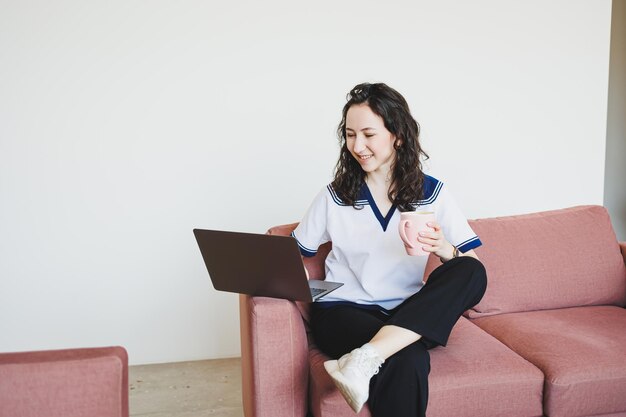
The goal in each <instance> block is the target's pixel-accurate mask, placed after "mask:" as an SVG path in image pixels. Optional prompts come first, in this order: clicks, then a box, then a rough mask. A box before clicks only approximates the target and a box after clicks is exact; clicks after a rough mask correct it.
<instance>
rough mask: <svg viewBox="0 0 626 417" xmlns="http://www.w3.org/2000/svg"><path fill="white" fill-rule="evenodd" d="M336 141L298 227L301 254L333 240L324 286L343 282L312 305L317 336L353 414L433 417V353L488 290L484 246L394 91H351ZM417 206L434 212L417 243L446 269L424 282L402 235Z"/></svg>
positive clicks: (419, 261)
mask: <svg viewBox="0 0 626 417" xmlns="http://www.w3.org/2000/svg"><path fill="white" fill-rule="evenodd" d="M338 135H339V139H340V143H341V151H340V156H339V161H338V163H337V167H336V170H335V178H334V181H333V182H332V183H331V184H330V185H328V186H327V187H325V188H324V189H323V190H322V191H321V192H320V193H319V194H318V196H317V197H316V198H315V200H314V201H313V203H312V205H311V207H310V208H309V210H308V211H307V213H306V215H305V217H304V219H303V220H302V222H301V223H300V224H299V225H298V227H297V228H296V229H295V230H294V232H293V236H294V237H295V238H296V239H297V241H298V244H299V246H300V249H301V252H302V254H303V255H304V256H313V255H315V253H316V251H317V248H318V247H319V246H320V245H321V244H323V243H325V242H328V241H332V245H333V246H332V251H331V252H330V253H329V255H328V257H327V258H326V280H327V281H338V282H343V283H344V285H343V286H342V287H341V288H339V289H337V290H335V291H334V292H333V293H331V294H329V295H328V296H326V297H325V298H324V299H323V301H320V302H318V303H314V304H313V305H312V311H311V326H312V331H313V336H314V339H315V342H316V344H317V346H318V347H319V348H320V349H321V350H322V351H323V352H324V353H326V354H327V355H328V356H330V357H331V358H333V360H329V361H327V362H325V363H324V366H325V368H326V370H327V371H328V373H329V374H330V376H331V377H332V379H333V381H334V382H335V384H336V385H337V387H338V388H339V390H340V391H341V393H342V395H343V396H344V398H345V399H346V401H347V402H348V404H349V405H350V406H351V407H352V409H353V410H354V411H355V412H358V411H359V410H360V409H361V408H362V406H363V404H364V403H365V402H368V403H369V407H370V410H371V412H372V414H373V415H374V416H375V417H383V416H384V417H401V416H407V417H409V416H410V417H415V416H424V415H425V413H426V406H427V403H428V373H429V371H430V356H429V354H428V349H430V348H432V347H435V346H439V345H445V344H446V342H447V340H448V336H449V334H450V331H451V330H452V327H453V326H454V324H455V323H456V322H457V320H458V319H459V317H460V316H461V314H462V313H463V312H464V311H465V310H467V309H468V308H470V307H472V306H474V305H475V304H477V303H478V302H479V301H480V299H481V298H482V296H483V294H484V292H485V289H486V285H487V277H486V273H485V269H484V267H483V266H482V264H481V263H480V261H478V258H477V256H476V254H475V253H474V251H473V249H474V248H476V247H478V246H480V245H481V242H480V239H479V238H478V237H477V236H476V235H475V233H474V232H473V231H472V229H471V228H470V227H469V225H468V223H467V220H466V219H465V218H464V217H463V215H462V213H461V211H460V210H459V209H458V207H457V205H456V203H455V201H454V199H453V198H452V197H451V196H450V194H449V192H448V190H447V188H446V187H445V186H444V184H443V183H441V182H440V181H438V180H437V179H435V178H433V177H430V176H428V175H426V174H424V173H423V172H422V165H421V160H420V158H421V157H425V158H427V157H428V156H427V155H426V154H425V153H424V151H423V150H422V149H421V147H420V144H419V125H418V124H417V122H416V121H415V119H414V118H413V117H412V116H411V113H410V111H409V107H408V104H407V102H406V100H405V99H404V97H402V95H400V94H399V93H398V92H397V91H396V90H394V89H392V88H390V87H388V86H387V85H385V84H382V83H380V84H368V83H365V84H359V85H357V86H356V87H354V88H353V89H352V90H351V91H350V93H349V94H348V102H347V103H346V105H345V106H344V109H343V117H342V120H341V123H340V124H339V128H338ZM417 208H419V210H420V211H433V212H435V215H436V219H437V221H436V222H432V223H429V226H430V228H431V231H429V232H423V233H420V236H419V238H418V240H419V242H420V243H421V244H423V247H424V250H426V251H427V252H431V253H434V254H435V255H436V256H438V257H439V258H440V259H441V260H442V262H443V265H441V266H440V267H439V268H437V269H436V270H435V271H433V273H432V274H431V275H430V277H429V279H428V281H427V283H426V284H424V283H423V282H422V277H423V274H424V269H425V266H426V261H427V257H426V256H408V255H407V253H406V251H405V248H404V244H403V243H402V240H401V239H400V237H399V235H398V223H399V219H400V212H404V211H414V210H416V209H417ZM337 358H339V359H338V360H337Z"/></svg>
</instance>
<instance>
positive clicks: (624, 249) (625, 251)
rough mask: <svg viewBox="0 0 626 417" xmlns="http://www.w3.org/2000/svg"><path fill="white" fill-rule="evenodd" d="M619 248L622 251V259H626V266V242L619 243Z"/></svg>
mask: <svg viewBox="0 0 626 417" xmlns="http://www.w3.org/2000/svg"><path fill="white" fill-rule="evenodd" d="M619 248H620V250H621V251H622V257H623V258H624V264H626V242H619Z"/></svg>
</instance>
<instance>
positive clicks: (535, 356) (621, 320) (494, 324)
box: [474, 306, 626, 417]
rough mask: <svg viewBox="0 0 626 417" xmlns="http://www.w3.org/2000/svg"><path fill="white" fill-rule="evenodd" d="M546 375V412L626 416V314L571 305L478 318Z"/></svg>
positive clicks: (553, 414) (609, 308)
mask: <svg viewBox="0 0 626 417" xmlns="http://www.w3.org/2000/svg"><path fill="white" fill-rule="evenodd" d="M474 323H476V324H477V325H478V326H480V327H481V328H483V329H485V330H486V331H487V332H489V333H490V334H492V335H494V336H495V337H496V338H498V339H499V340H501V341H502V342H503V343H504V344H505V345H507V346H509V347H510V348H511V349H512V350H514V351H515V352H517V353H519V354H520V355H521V356H523V357H524V358H526V359H527V360H528V361H529V362H531V363H533V364H534V365H536V366H537V367H538V368H539V369H541V370H542V371H543V373H544V374H545V379H546V385H545V392H544V412H545V414H546V415H548V416H550V417H559V416H567V417H575V416H590V415H599V414H610V413H622V412H626V310H625V309H623V308H620V307H615V306H589V307H572V308H566V309H559V310H544V311H531V312H525V313H510V314H502V315H499V316H491V317H483V318H479V319H476V320H474Z"/></svg>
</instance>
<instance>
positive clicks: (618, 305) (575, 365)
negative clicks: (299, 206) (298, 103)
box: [240, 206, 626, 417]
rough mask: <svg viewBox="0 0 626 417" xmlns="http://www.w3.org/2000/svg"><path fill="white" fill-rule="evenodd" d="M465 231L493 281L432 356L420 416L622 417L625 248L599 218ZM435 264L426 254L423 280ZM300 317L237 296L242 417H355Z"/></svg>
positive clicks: (492, 224) (488, 222)
mask: <svg viewBox="0 0 626 417" xmlns="http://www.w3.org/2000/svg"><path fill="white" fill-rule="evenodd" d="M470 223H471V225H472V227H473V229H474V230H475V231H476V233H477V234H478V235H479V236H480V238H481V240H482V241H483V246H481V247H480V248H478V249H477V250H476V252H477V254H478V256H479V257H480V258H481V260H482V261H483V263H484V264H485V267H486V269H487V274H488V279H489V284H488V287H487V293H486V294H485V297H484V298H483V299H482V300H481V302H480V303H479V304H478V305H476V306H475V307H474V308H472V309H471V310H468V311H467V312H466V313H465V316H464V317H462V318H461V319H460V320H459V322H458V324H457V325H456V326H455V327H454V329H453V331H452V334H451V336H450V339H449V343H448V345H447V346H446V347H437V348H435V349H432V350H431V351H430V353H431V373H430V377H429V381H430V399H429V405H428V410H427V414H428V416H429V417H470V416H475V417H502V416H507V417H515V416H519V417H533V416H537V417H538V416H549V417H559V416H567V417H575V416H604V417H618V416H620V417H626V309H624V308H623V307H624V305H625V304H626V268H625V266H624V265H625V262H626V243H618V242H617V239H616V236H615V233H614V232H613V229H612V227H611V223H610V219H609V216H608V213H607V212H606V210H605V209H604V208H603V207H600V206H580V207H573V208H568V209H563V210H555V211H546V212H541V213H535V214H527V215H521V216H510V217H499V218H492V219H481V220H474V221H471V222H470ZM295 226H296V225H295V224H291V225H286V226H279V227H276V228H273V229H271V230H270V232H269V233H272V234H282V235H287V234H289V233H290V232H291V230H292V229H293V228H294V227H295ZM329 249H330V247H329V246H326V247H323V248H322V249H321V250H320V251H319V252H318V255H316V257H314V258H309V259H306V260H305V262H306V263H307V267H308V269H309V271H310V272H311V274H312V276H313V277H315V278H323V274H324V271H323V261H324V258H325V256H326V255H327V253H328V251H329ZM438 264H439V261H438V260H437V259H436V258H434V257H431V258H430V259H429V265H428V267H427V271H426V274H425V276H426V277H427V276H428V274H429V273H430V271H432V270H433V269H434V268H435V267H436V266H437V265H438ZM307 309H308V306H307V305H305V304H300V303H293V302H289V301H285V300H279V299H273V298H264V297H249V296H243V295H242V296H241V297H240V313H241V347H242V367H243V400H244V413H245V415H246V417H286V416H289V417H296V416H297V417H303V416H306V415H307V413H309V414H308V415H312V416H315V417H341V416H353V415H354V413H353V412H352V410H351V409H350V408H349V407H348V405H347V404H346V403H345V401H344V400H343V398H342V397H341V394H340V393H339V392H338V391H337V390H336V389H335V387H334V386H333V384H332V382H331V380H330V379H329V377H328V375H327V374H326V372H325V371H324V368H323V366H322V363H323V361H324V360H326V357H325V355H324V354H323V353H321V352H320V351H319V350H318V349H317V348H316V347H315V343H314V341H313V340H312V339H311V337H310V335H308V333H307V317H308V311H307ZM359 415H360V416H370V413H369V410H368V409H367V407H364V409H363V410H362V411H361V412H360V413H359Z"/></svg>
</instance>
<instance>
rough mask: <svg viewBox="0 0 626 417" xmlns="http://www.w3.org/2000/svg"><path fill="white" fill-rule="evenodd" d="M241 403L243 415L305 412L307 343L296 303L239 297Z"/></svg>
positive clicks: (300, 416)
mask: <svg viewBox="0 0 626 417" xmlns="http://www.w3.org/2000/svg"><path fill="white" fill-rule="evenodd" d="M239 313H240V323H241V324H240V330H241V368H242V385H243V386H242V394H243V408H244V415H245V416H246V417H304V416H305V415H306V413H307V392H308V377H309V365H308V342H307V336H306V331H305V328H304V323H303V321H302V316H301V315H300V311H299V310H298V308H297V307H296V305H295V303H293V302H291V301H287V300H280V299H276V298H268V297H251V296H248V295H240V296H239Z"/></svg>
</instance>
